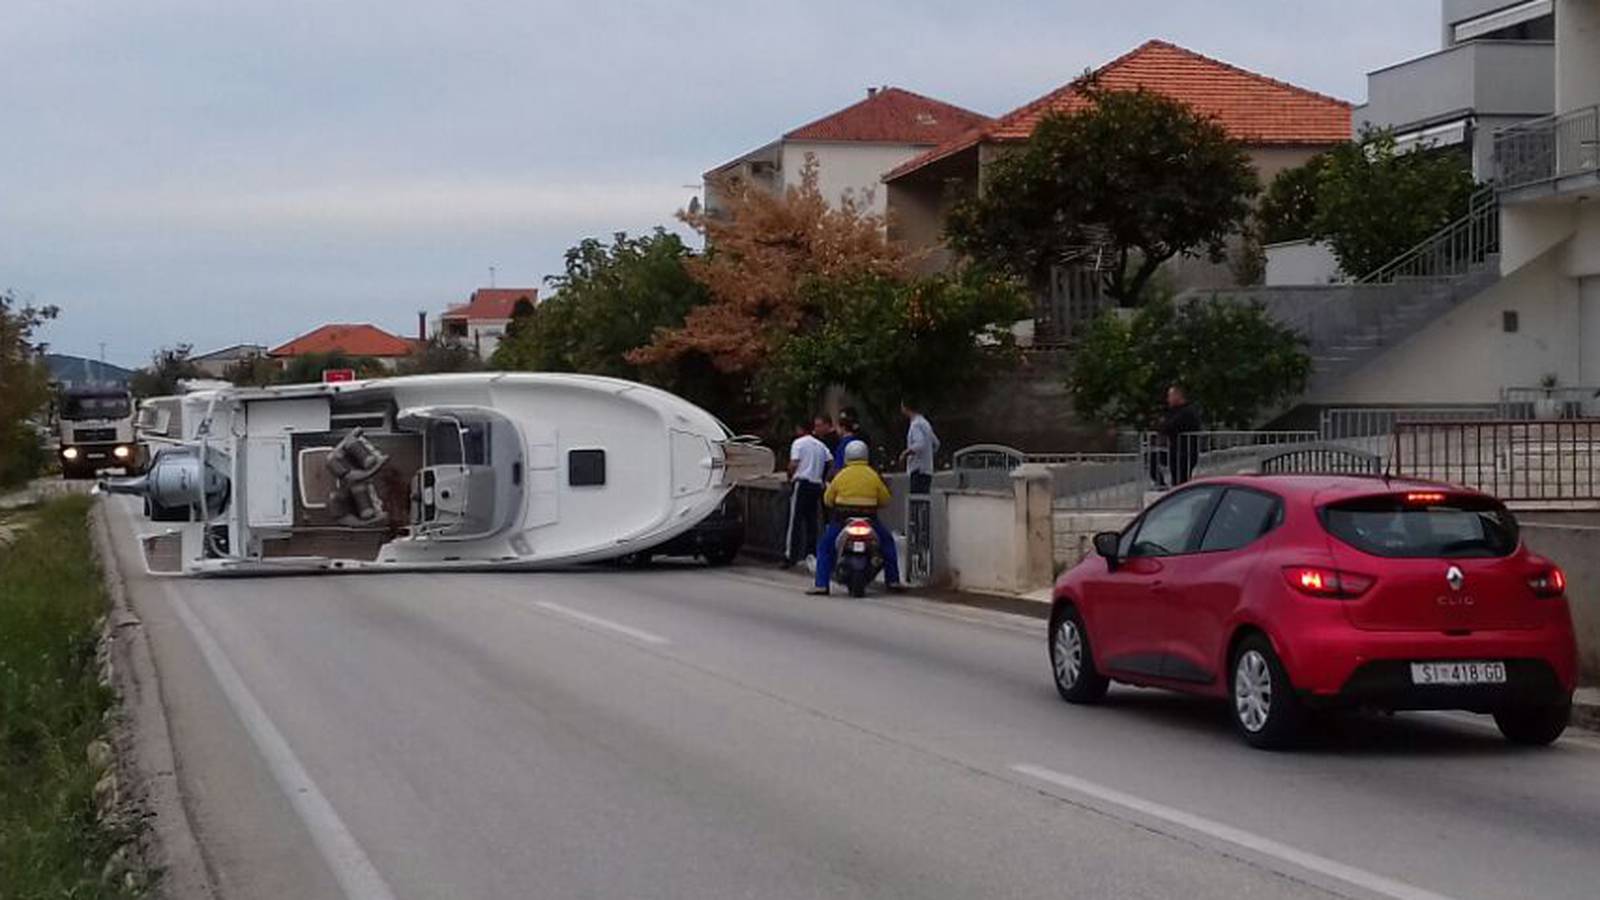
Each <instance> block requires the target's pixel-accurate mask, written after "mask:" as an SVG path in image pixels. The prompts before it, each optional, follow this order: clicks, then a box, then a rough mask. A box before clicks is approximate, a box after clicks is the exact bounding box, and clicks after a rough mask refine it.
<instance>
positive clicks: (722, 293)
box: [628, 154, 909, 399]
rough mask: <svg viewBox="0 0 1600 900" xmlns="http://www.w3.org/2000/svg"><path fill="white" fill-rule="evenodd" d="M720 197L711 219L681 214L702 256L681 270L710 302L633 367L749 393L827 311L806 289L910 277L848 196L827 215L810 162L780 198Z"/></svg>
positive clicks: (903, 259) (728, 188)
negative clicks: (670, 370) (721, 378)
mask: <svg viewBox="0 0 1600 900" xmlns="http://www.w3.org/2000/svg"><path fill="white" fill-rule="evenodd" d="M721 187H722V192H723V195H724V196H726V197H728V198H729V199H728V201H727V204H726V206H725V208H724V209H722V210H719V211H718V213H717V214H716V215H714V216H713V215H711V214H708V213H706V212H682V213H679V214H678V218H679V219H680V220H682V221H683V222H684V223H685V224H687V225H688V226H690V227H691V228H693V229H695V230H696V231H698V232H700V234H701V235H703V236H704V237H705V243H706V252H705V253H703V254H701V255H700V256H697V257H694V258H692V259H688V260H685V262H684V265H685V266H686V267H687V268H688V271H689V275H690V277H692V278H693V279H694V280H695V281H698V282H699V283H700V284H702V285H704V286H705V288H706V291H707V293H708V294H709V297H710V299H709V302H707V303H706V304H704V305H702V306H698V307H696V308H694V309H692V310H690V311H689V314H688V315H687V316H686V317H685V319H684V322H683V325H682V326H680V327H677V328H669V329H661V330H658V331H657V332H656V334H655V336H654V338H653V339H652V340H651V341H650V343H649V344H646V345H645V346H643V347H640V348H638V349H637V350H634V351H633V352H632V353H630V354H629V357H628V358H629V361H630V362H632V363H634V364H636V365H670V364H677V363H681V362H685V361H689V360H692V359H695V358H698V359H699V360H703V361H705V362H708V363H709V364H710V365H711V366H712V367H713V368H714V369H715V370H716V371H718V372H720V373H722V374H724V375H726V376H729V377H732V378H740V379H743V381H744V383H745V386H746V390H747V392H748V391H749V390H751V389H752V388H751V387H750V386H751V385H753V383H754V379H755V377H756V375H758V374H759V373H760V371H761V369H762V368H763V366H764V365H766V363H767V362H768V361H769V360H771V359H772V357H773V355H774V353H775V352H776V351H777V350H778V349H779V348H780V347H781V346H782V344H783V342H784V340H785V339H786V338H787V337H788V336H790V335H792V334H796V333H803V332H806V331H809V330H811V329H813V328H815V327H816V325H817V324H818V322H819V321H820V319H821V317H822V315H823V312H824V311H823V310H822V308H821V307H820V306H819V305H818V303H817V301H816V299H815V297H814V295H813V294H811V293H809V292H807V291H804V290H802V289H801V288H802V286H803V285H804V284H805V283H806V282H807V281H810V280H814V279H822V280H828V281H833V280H841V279H858V278H868V277H870V278H878V279H886V280H890V281H904V280H906V279H907V278H908V276H909V265H908V263H909V258H908V255H907V253H906V252H905V250H904V249H903V248H902V247H900V246H899V245H897V244H894V243H891V242H890V241H889V240H888V239H887V238H886V237H885V232H884V227H883V226H884V223H883V218H882V217H881V216H878V215H874V214H872V213H869V212H867V211H866V210H865V209H864V207H863V206H862V204H861V203H859V202H857V201H856V200H855V199H854V198H852V197H850V196H846V197H844V198H842V200H841V202H839V203H838V204H834V205H831V206H830V204H829V203H828V201H827V200H826V199H824V198H823V196H822V192H821V191H820V190H819V189H818V187H817V161H816V159H815V157H813V156H811V155H810V154H807V156H806V162H805V165H804V166H803V167H802V168H801V170H800V183H799V184H798V185H795V186H791V187H789V188H787V189H786V190H785V191H784V192H783V195H782V196H774V195H772V194H770V193H768V192H766V191H763V190H761V189H759V188H756V187H753V186H751V185H749V184H740V183H737V182H728V183H725V184H723V185H721ZM752 399H753V398H752Z"/></svg>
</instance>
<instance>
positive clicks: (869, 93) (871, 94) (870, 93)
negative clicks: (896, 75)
mask: <svg viewBox="0 0 1600 900" xmlns="http://www.w3.org/2000/svg"><path fill="white" fill-rule="evenodd" d="M876 96H878V89H877V88H876V87H869V88H867V98H868V99H869V100H870V99H871V98H873V97H876Z"/></svg>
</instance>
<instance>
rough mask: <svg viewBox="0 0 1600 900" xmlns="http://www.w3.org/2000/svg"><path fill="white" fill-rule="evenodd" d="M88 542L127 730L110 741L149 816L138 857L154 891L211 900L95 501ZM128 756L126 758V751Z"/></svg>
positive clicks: (143, 639) (145, 652)
mask: <svg viewBox="0 0 1600 900" xmlns="http://www.w3.org/2000/svg"><path fill="white" fill-rule="evenodd" d="M89 515H90V519H91V521H92V526H91V528H90V537H91V540H92V541H93V544H94V551H95V556H96V558H97V559H98V560H99V562H100V572H101V575H102V577H103V578H104V580H105V586H106V594H107V595H108V596H109V597H110V599H111V614H110V628H109V629H108V634H109V636H110V638H111V654H112V658H113V660H114V662H113V665H112V666H111V672H112V678H113V683H114V686H115V689H116V692H117V696H118V697H119V698H120V700H121V703H122V715H123V717H124V722H125V723H126V725H127V728H126V730H125V733H124V734H123V735H120V736H119V738H118V740H117V743H118V745H119V746H120V748H121V750H122V751H124V752H122V753H121V754H119V756H121V758H122V762H121V765H122V766H126V767H131V770H132V774H133V775H134V776H135V778H134V781H135V783H136V784H137V786H138V790H139V791H140V792H141V793H142V794H143V799H144V805H145V806H146V808H147V809H148V811H149V814H150V828H149V830H148V831H147V832H146V833H145V834H146V837H145V840H144V847H143V855H144V856H145V862H146V863H147V864H148V865H149V866H150V868H151V869H152V870H153V871H156V872H158V873H159V880H158V881H157V882H156V892H157V894H158V895H160V896H164V897H172V898H179V900H213V898H215V896H216V893H215V891H214V890H213V889H212V886H211V877H210V873H209V872H208V870H207V869H206V864H205V858H204V857H203V856H202V855H201V853H200V842H199V841H198V840H196V838H195V835H194V824H193V822H191V821H190V819H189V810H188V808H187V807H186V806H184V803H183V798H182V796H181V795H180V793H179V790H178V774H177V757H176V755H175V754H174V752H173V749H172V732H171V731H170V729H169V726H168V723H167V713H166V706H165V704H164V701H163V699H162V696H161V680H160V673H159V672H158V671H157V669H156V664H155V656H154V654H153V653H151V650H150V641H149V638H148V636H147V635H146V634H145V629H144V623H143V621H142V620H141V619H140V618H139V617H138V615H136V614H135V613H134V612H133V609H132V607H131V606H130V604H129V602H128V592H127V587H126V585H125V584H124V582H123V578H122V569H121V566H120V564H119V562H118V558H117V553H116V546H115V544H114V543H113V541H112V539H111V523H110V522H109V521H108V519H107V517H106V509H105V504H104V502H103V501H100V502H96V503H95V504H94V506H93V507H92V508H91V510H90V513H89ZM130 750H131V751H132V752H127V751H130Z"/></svg>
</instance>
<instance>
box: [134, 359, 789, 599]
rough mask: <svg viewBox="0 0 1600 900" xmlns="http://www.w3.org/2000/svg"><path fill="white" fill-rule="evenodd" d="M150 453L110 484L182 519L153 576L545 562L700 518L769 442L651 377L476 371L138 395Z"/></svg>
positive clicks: (765, 457)
mask: <svg viewBox="0 0 1600 900" xmlns="http://www.w3.org/2000/svg"><path fill="white" fill-rule="evenodd" d="M139 426H140V432H141V435H142V437H143V439H145V440H146V441H148V442H150V444H151V445H152V446H151V449H152V450H153V451H154V452H155V458H154V459H153V461H152V463H151V467H150V470H149V471H148V472H147V473H146V474H145V475H144V476H143V477H140V478H128V479H117V480H112V481H108V482H105V483H104V485H103V486H104V487H105V489H106V490H108V491H110V492H112V493H123V494H136V495H139V496H142V497H143V498H144V501H145V502H144V509H145V515H146V516H147V517H149V518H150V519H152V520H153V521H156V522H171V523H174V524H171V525H167V526H164V527H162V528H160V529H158V530H155V531H154V532H153V533H150V534H146V535H144V536H143V537H142V539H141V543H142V546H143V549H144V556H145V566H146V568H147V569H149V570H150V571H151V572H153V573H158V574H191V575H220V574H263V573H277V572H286V571H332V570H402V569H482V568H510V569H521V568H541V567H548V566H557V565H567V564H571V563H581V562H590V561H595V560H603V559H610V558H614V557H618V556H622V555H625V554H628V553H632V552H635V551H640V550H647V549H649V548H651V547H653V546H655V545H657V544H660V543H662V542H663V541H666V540H668V539H670V538H672V537H674V536H676V535H677V534H679V533H681V532H683V531H685V530H687V529H689V528H691V527H693V526H694V525H695V524H696V523H697V522H699V521H700V520H701V519H703V518H704V517H706V516H707V515H709V514H710V513H711V511H712V510H714V509H715V508H716V507H717V505H718V504H719V503H720V502H721V501H722V499H723V497H724V496H725V495H726V494H727V492H728V491H729V490H730V489H732V487H733V486H734V485H735V484H736V483H737V482H738V481H740V480H741V479H743V478H747V477H754V476H757V475H762V474H766V473H769V472H771V471H772V461H773V457H772V452H771V451H770V450H768V449H766V448H764V447H761V446H760V445H758V444H755V443H753V442H752V441H750V440H748V439H741V438H737V437H735V436H734V435H733V434H732V433H731V432H729V430H728V429H727V428H726V427H725V426H724V425H723V424H722V423H721V422H719V421H718V420H717V419H716V417H715V416H713V415H711V414H710V413H708V412H706V411H705V410H703V409H701V408H699V407H697V406H695V405H694V404H692V403H689V402H688V401H686V400H683V399H682V398H680V397H677V396H674V395H672V394H670V393H667V392H665V391H662V390H658V389H656V388H652V387H649V386H646V385H642V384H636V383H633V382H630V381H622V380H619V379H614V378H601V377H596V376H589V375H565V374H532V373H499V372H483V373H469V374H451V375H416V376H409V377H402V378H382V379H372V380H367V381H353V382H344V383H331V384H303V385H284V386H279V387H266V388H236V387H224V388H214V389H207V390H199V391H195V392H192V393H188V394H184V395H182V396H176V397H163V398H157V399H155V400H152V401H146V403H145V405H144V406H143V407H142V408H141V410H140V414H139Z"/></svg>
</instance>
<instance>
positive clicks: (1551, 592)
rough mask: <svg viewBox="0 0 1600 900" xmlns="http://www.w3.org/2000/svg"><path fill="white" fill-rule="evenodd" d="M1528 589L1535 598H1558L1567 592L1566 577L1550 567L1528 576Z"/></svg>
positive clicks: (1556, 568) (1553, 567)
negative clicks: (1530, 589)
mask: <svg viewBox="0 0 1600 900" xmlns="http://www.w3.org/2000/svg"><path fill="white" fill-rule="evenodd" d="M1528 587H1530V588H1532V589H1533V594H1534V596H1536V597H1559V596H1561V595H1562V594H1565V593H1566V592H1567V576H1566V573H1565V572H1562V571H1561V569H1560V568H1559V567H1557V566H1551V567H1550V568H1548V569H1545V570H1543V571H1541V572H1538V573H1537V574H1534V575H1530V576H1528Z"/></svg>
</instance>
